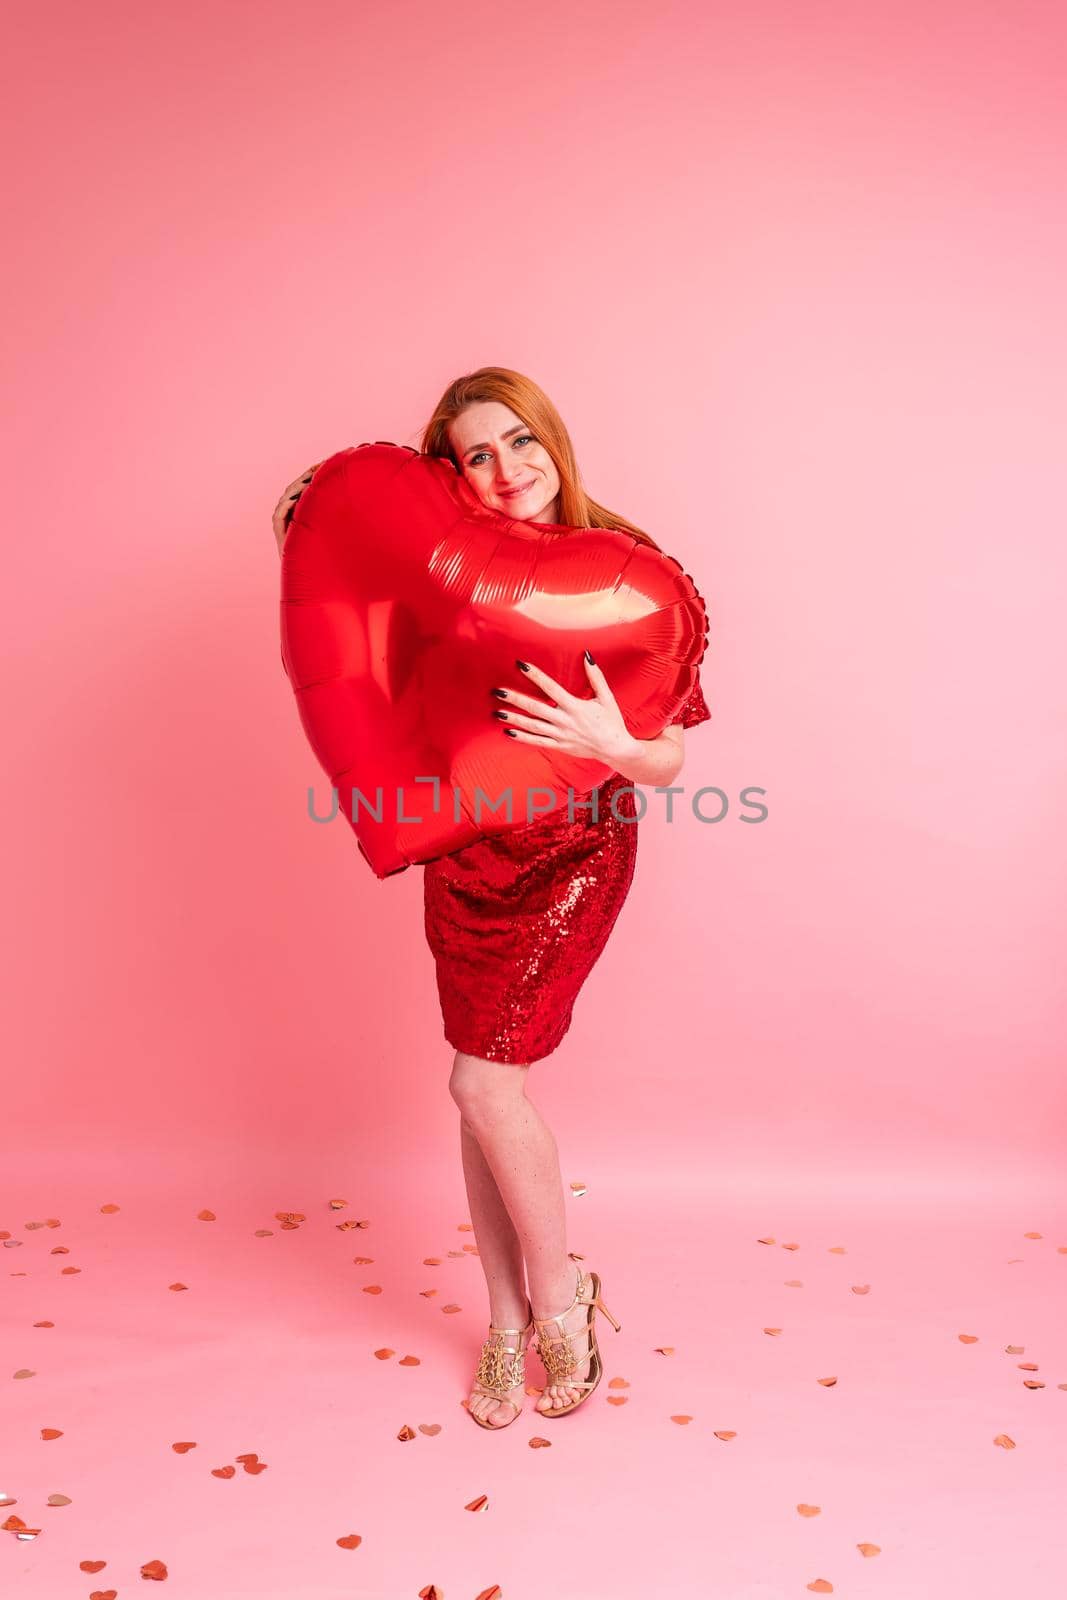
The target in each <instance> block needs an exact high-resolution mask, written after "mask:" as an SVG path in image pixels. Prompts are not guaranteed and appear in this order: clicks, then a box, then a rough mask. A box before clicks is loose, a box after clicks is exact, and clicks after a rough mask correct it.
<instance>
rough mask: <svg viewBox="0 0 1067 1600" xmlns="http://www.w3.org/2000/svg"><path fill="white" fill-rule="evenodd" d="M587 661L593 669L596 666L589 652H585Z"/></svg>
mask: <svg viewBox="0 0 1067 1600" xmlns="http://www.w3.org/2000/svg"><path fill="white" fill-rule="evenodd" d="M585 659H586V660H587V661H588V663H589V665H590V666H591V667H595V666H596V662H595V661H594V660H593V657H592V656H591V655H590V653H589V651H588V650H587V651H586V652H585Z"/></svg>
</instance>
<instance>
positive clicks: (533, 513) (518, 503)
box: [448, 400, 560, 522]
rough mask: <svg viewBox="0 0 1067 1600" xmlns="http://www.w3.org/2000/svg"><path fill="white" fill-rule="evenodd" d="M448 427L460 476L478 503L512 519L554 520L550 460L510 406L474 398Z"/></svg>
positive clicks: (555, 480) (555, 493)
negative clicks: (475, 496)
mask: <svg viewBox="0 0 1067 1600" xmlns="http://www.w3.org/2000/svg"><path fill="white" fill-rule="evenodd" d="M448 432H449V438H450V439H451V441H452V448H453V450H454V451H455V452H456V460H457V461H458V462H459V463H460V466H461V467H462V469H463V476H464V477H465V478H466V479H467V480H468V481H469V483H470V485H471V487H472V488H473V489H474V491H475V493H476V494H477V496H478V498H479V499H480V500H481V501H482V502H483V504H485V505H487V506H490V507H491V508H492V509H493V510H494V511H503V512H504V514H505V515H506V516H509V517H514V518H515V519H516V521H521V522H558V521H559V487H560V483H559V473H558V472H557V471H556V463H555V462H554V461H553V459H552V457H551V456H550V455H549V453H548V451H547V450H546V449H545V447H544V445H543V444H541V443H540V441H539V440H538V439H536V438H535V437H534V435H533V434H532V433H531V432H530V430H529V428H527V427H526V425H525V424H524V422H523V420H522V418H521V417H519V416H516V414H515V412H514V411H512V410H511V407H510V406H506V405H504V404H503V403H502V402H501V401H500V400H478V401H476V402H475V403H474V404H473V405H469V406H467V407H466V409H465V410H463V411H461V412H460V414H459V416H458V417H456V418H455V419H454V420H453V422H452V423H451V424H450V426H449V430H448Z"/></svg>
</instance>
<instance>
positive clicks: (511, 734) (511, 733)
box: [504, 728, 515, 739]
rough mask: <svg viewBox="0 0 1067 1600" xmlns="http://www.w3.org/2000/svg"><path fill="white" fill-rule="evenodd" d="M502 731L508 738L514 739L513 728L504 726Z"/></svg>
mask: <svg viewBox="0 0 1067 1600" xmlns="http://www.w3.org/2000/svg"><path fill="white" fill-rule="evenodd" d="M504 732H505V733H506V734H507V735H508V737H509V738H510V739H514V737H515V729H514V728H505V729H504Z"/></svg>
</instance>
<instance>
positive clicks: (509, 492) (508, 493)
mask: <svg viewBox="0 0 1067 1600" xmlns="http://www.w3.org/2000/svg"><path fill="white" fill-rule="evenodd" d="M532 488H533V480H532V479H531V481H530V482H529V483H524V484H523V485H522V488H521V489H503V490H502V491H501V493H502V495H503V498H504V499H505V500H514V498H515V496H516V495H520V494H525V493H526V491H527V490H528V489H532Z"/></svg>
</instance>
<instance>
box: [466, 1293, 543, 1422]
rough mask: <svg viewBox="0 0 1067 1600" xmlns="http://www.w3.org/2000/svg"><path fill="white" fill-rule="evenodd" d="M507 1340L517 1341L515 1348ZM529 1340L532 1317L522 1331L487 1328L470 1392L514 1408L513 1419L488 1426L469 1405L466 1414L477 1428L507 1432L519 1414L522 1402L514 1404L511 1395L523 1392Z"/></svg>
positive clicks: (519, 1329) (531, 1334)
mask: <svg viewBox="0 0 1067 1600" xmlns="http://www.w3.org/2000/svg"><path fill="white" fill-rule="evenodd" d="M509 1336H511V1337H515V1338H517V1339H518V1341H519V1342H518V1344H509V1343H508V1342H507V1340H508V1338H509ZM532 1337H533V1318H532V1317H531V1319H530V1321H529V1322H528V1323H527V1324H526V1326H525V1328H493V1327H490V1329H489V1334H488V1336H487V1338H486V1340H485V1343H484V1344H483V1345H482V1353H481V1355H480V1357H479V1358H478V1370H477V1372H476V1373H475V1375H474V1382H473V1384H472V1385H471V1390H472V1392H476V1395H477V1394H487V1395H492V1397H493V1399H494V1400H496V1401H497V1403H498V1404H500V1405H508V1406H511V1407H513V1409H514V1412H515V1416H514V1417H511V1418H510V1419H509V1421H507V1422H489V1421H488V1420H487V1419H485V1420H483V1418H481V1417H480V1416H479V1415H478V1413H477V1412H476V1411H470V1402H469V1401H468V1402H467V1410H468V1411H470V1414H471V1416H472V1417H473V1418H474V1420H475V1422H476V1423H477V1424H478V1426H479V1427H480V1428H491V1429H492V1431H493V1432H494V1433H495V1432H496V1431H497V1430H498V1429H500V1428H510V1427H511V1424H512V1423H513V1422H514V1421H515V1418H516V1417H518V1415H519V1414H520V1412H521V1411H522V1404H521V1402H516V1401H515V1400H513V1399H512V1398H511V1393H510V1391H511V1390H512V1389H523V1390H525V1388H526V1351H527V1349H528V1348H529V1345H530V1341H531V1339H532ZM490 1410H492V1407H490Z"/></svg>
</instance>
